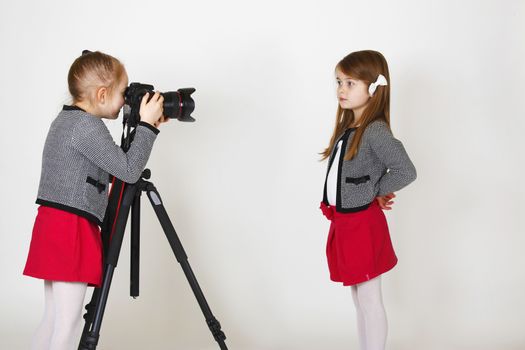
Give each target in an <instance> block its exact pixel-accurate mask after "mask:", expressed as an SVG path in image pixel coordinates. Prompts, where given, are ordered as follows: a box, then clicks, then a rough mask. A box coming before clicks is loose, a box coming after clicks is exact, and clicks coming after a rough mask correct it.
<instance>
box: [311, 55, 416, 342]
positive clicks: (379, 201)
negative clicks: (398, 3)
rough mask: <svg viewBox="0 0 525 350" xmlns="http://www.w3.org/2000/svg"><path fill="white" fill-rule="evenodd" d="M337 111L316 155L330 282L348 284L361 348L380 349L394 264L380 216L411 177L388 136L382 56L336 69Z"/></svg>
mask: <svg viewBox="0 0 525 350" xmlns="http://www.w3.org/2000/svg"><path fill="white" fill-rule="evenodd" d="M335 75H336V81H337V97H338V100H339V106H338V110H337V115H336V123H335V129H334V131H333V134H332V137H331V139H330V143H329V145H328V147H327V148H326V149H325V150H324V152H323V153H322V156H323V159H328V160H329V161H328V171H327V175H326V180H325V186H324V193H323V201H322V202H321V210H322V212H323V214H324V215H325V216H326V217H327V218H328V219H329V220H330V221H331V225H330V231H329V234H328V242H327V246H326V254H327V258H328V267H329V270H330V278H331V279H332V280H333V281H335V282H342V283H343V285H344V286H351V290H352V297H353V301H354V304H355V307H356V311H357V326H358V334H359V344H360V349H361V350H383V349H384V348H385V343H386V336H387V319H386V313H385V309H384V306H383V301H382V295H381V275H382V274H383V273H385V272H387V271H389V270H391V269H392V268H393V267H394V266H395V265H396V263H397V257H396V255H395V252H394V249H393V247H392V243H391V240H390V234H389V230H388V225H387V222H386V218H385V215H384V213H383V211H382V210H390V209H391V205H392V204H393V202H392V201H391V200H392V199H393V198H394V197H395V195H394V192H396V191H399V190H400V189H402V188H403V187H405V186H407V185H408V184H409V183H411V182H412V181H414V180H415V178H416V169H415V167H414V165H413V164H412V162H411V160H410V158H409V157H408V155H407V153H406V151H405V149H404V147H403V145H402V143H401V142H400V141H399V140H397V139H396V138H394V136H393V135H392V132H391V130H390V76H389V72H388V65H387V62H386V60H385V58H384V57H383V55H382V54H381V53H379V52H377V51H370V50H368V51H357V52H353V53H351V54H349V55H347V56H346V57H344V58H343V59H342V60H341V61H340V62H339V63H338V64H337V66H336V69H335Z"/></svg>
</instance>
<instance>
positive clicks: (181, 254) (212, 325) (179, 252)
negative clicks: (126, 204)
mask: <svg viewBox="0 0 525 350" xmlns="http://www.w3.org/2000/svg"><path fill="white" fill-rule="evenodd" d="M146 191H147V194H148V198H149V199H150V202H151V204H152V205H153V209H154V210H155V214H157V217H158V219H159V221H160V224H161V226H162V229H163V230H164V233H165V234H166V237H167V238H168V241H169V243H170V246H171V249H172V250H173V253H174V254H175V257H176V258H177V261H178V262H179V264H180V265H181V267H182V270H183V271H184V274H185V275H186V279H187V280H188V282H189V284H190V286H191V289H192V290H193V294H194V295H195V298H196V299H197V302H198V303H199V306H200V308H201V310H202V313H203V314H204V317H205V318H206V323H207V324H208V327H209V329H210V331H211V333H212V334H213V337H214V338H215V340H216V341H217V343H218V344H219V347H220V348H221V349H222V350H227V349H228V348H227V347H226V344H225V343H224V340H225V339H226V335H225V334H224V332H223V331H222V330H221V325H220V323H219V321H218V320H217V319H216V318H215V316H213V314H212V312H211V309H210V307H209V306H208V303H207V302H206V298H205V297H204V294H203V293H202V290H201V288H200V286H199V283H198V282H197V279H196V278H195V275H194V274H193V271H192V269H191V266H190V264H189V263H188V256H187V255H186V252H185V251H184V248H183V247H182V243H181V242H180V240H179V237H178V236H177V233H176V232H175V229H174V228H173V225H172V223H171V221H170V218H169V217H168V213H167V212H166V209H165V208H164V205H163V204H162V201H161V199H160V195H159V193H158V192H157V189H156V188H155V186H153V184H151V183H149V184H148V186H147V187H146Z"/></svg>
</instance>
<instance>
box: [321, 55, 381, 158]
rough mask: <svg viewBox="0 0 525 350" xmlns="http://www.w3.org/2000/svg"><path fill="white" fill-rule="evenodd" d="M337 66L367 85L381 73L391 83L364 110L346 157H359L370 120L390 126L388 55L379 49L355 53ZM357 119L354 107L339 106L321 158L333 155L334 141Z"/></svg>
mask: <svg viewBox="0 0 525 350" xmlns="http://www.w3.org/2000/svg"><path fill="white" fill-rule="evenodd" d="M336 69H339V70H340V71H341V72H342V73H344V74H345V75H347V76H349V77H352V78H354V79H357V80H362V81H364V82H365V83H366V84H367V85H370V84H371V83H373V82H375V81H376V79H377V77H378V76H379V74H382V75H384V76H385V78H386V80H387V82H388V85H387V86H378V88H377V90H376V91H375V93H374V94H373V96H372V97H371V98H370V100H369V101H368V105H367V106H366V108H365V110H364V111H363V114H362V116H361V118H360V123H359V124H360V125H359V127H358V128H357V130H356V131H355V136H354V137H353V139H352V143H351V145H350V148H349V149H348V151H347V152H346V153H345V156H344V159H345V160H350V159H352V158H354V157H355V156H356V154H357V151H358V148H359V144H360V142H361V139H362V137H363V133H364V132H365V129H366V127H367V126H368V125H369V124H370V123H372V122H373V121H375V120H383V121H385V122H386V123H387V125H388V126H389V127H390V85H391V83H390V74H389V72H388V64H387V62H386V59H385V57H384V56H383V55H382V54H381V53H380V52H377V51H372V50H364V51H356V52H352V53H351V54H349V55H347V56H346V57H344V58H343V59H342V60H341V61H339V63H338V64H337V66H336ZM354 119H355V117H354V112H353V111H352V110H351V109H342V108H341V106H338V108H337V113H336V119H335V127H334V132H333V133H332V137H331V139H330V143H329V145H328V147H327V148H326V149H325V150H324V151H323V152H322V153H321V156H322V158H321V160H324V159H326V158H328V157H329V156H330V154H331V153H332V151H333V149H334V147H335V142H336V141H337V139H338V138H339V137H340V136H341V135H342V134H343V133H344V132H345V131H346V130H347V129H348V128H349V127H350V125H352V124H353V123H354Z"/></svg>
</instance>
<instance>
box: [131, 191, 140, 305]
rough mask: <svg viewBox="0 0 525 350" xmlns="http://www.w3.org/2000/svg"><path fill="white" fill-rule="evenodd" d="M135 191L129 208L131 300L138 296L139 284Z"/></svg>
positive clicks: (138, 200)
mask: <svg viewBox="0 0 525 350" xmlns="http://www.w3.org/2000/svg"><path fill="white" fill-rule="evenodd" d="M141 194H142V191H137V193H136V195H135V198H134V199H133V205H132V206H131V232H130V236H131V247H130V250H131V252H130V265H129V266H130V279H129V280H130V283H129V295H130V296H131V297H133V298H137V297H138V296H139V282H140V195H141Z"/></svg>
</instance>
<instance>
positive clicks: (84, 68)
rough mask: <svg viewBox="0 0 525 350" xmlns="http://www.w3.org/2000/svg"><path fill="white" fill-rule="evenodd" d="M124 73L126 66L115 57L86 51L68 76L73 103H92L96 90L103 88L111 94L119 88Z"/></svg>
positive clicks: (74, 64)
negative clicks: (85, 101)
mask: <svg viewBox="0 0 525 350" xmlns="http://www.w3.org/2000/svg"><path fill="white" fill-rule="evenodd" d="M124 72H125V69H124V65H123V64H122V63H121V62H120V61H119V60H118V59H116V58H115V57H113V56H110V55H107V54H105V53H102V52H100V51H95V52H90V51H87V50H86V51H85V52H84V53H83V54H82V56H80V57H78V58H77V59H76V60H75V61H74V62H73V64H72V65H71V67H70V68H69V73H68V76H67V82H68V86H69V93H70V94H71V97H72V98H73V103H76V102H79V101H83V100H89V101H90V102H92V101H93V98H94V96H92V95H93V92H94V90H95V89H96V88H98V87H101V86H105V87H107V88H108V89H109V90H110V92H111V91H112V90H113V89H114V87H116V86H118V83H119V82H120V80H121V79H122V76H123V74H124Z"/></svg>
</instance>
